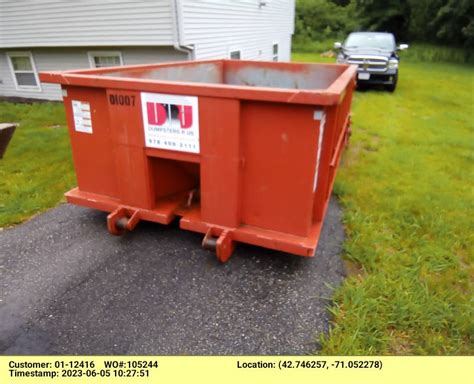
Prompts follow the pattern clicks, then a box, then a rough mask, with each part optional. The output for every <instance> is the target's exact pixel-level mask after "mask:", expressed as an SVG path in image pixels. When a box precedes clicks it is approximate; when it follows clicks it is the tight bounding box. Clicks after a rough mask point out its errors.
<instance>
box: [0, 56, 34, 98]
mask: <svg viewBox="0 0 474 384" xmlns="http://www.w3.org/2000/svg"><path fill="white" fill-rule="evenodd" d="M7 56H8V61H9V64H10V70H11V72H12V76H13V80H14V82H15V87H16V89H17V90H28V91H41V87H40V82H39V79H38V72H37V71H36V67H35V62H34V61H33V56H32V55H31V52H9V53H7Z"/></svg>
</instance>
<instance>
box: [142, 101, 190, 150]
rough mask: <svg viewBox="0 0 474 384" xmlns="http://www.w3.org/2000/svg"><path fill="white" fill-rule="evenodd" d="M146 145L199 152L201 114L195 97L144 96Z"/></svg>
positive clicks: (143, 111)
mask: <svg viewBox="0 0 474 384" xmlns="http://www.w3.org/2000/svg"><path fill="white" fill-rule="evenodd" d="M141 99H142V113H143V128H144V130H145V145H146V146H147V147H151V148H160V149H169V150H172V151H180V152H191V153H199V111H198V98H197V97H196V96H181V95H168V94H161V93H146V92H142V93H141Z"/></svg>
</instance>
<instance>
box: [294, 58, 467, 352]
mask: <svg viewBox="0 0 474 384" xmlns="http://www.w3.org/2000/svg"><path fill="white" fill-rule="evenodd" d="M293 60H295V61H321V60H320V58H319V56H317V55H314V54H313V55H312V54H294V55H293ZM473 88H474V68H473V67H468V66H463V65H456V64H441V63H433V64H429V63H428V64H423V63H412V62H404V61H402V63H401V69H400V78H399V85H398V89H397V90H396V92H395V93H394V94H391V93H388V92H384V91H377V90H370V91H364V92H357V93H356V95H355V98H354V100H353V108H352V110H353V134H352V137H351V141H350V145H349V148H348V151H347V152H346V154H345V156H344V160H343V165H342V166H341V168H340V170H339V174H338V177H337V181H336V184H335V193H336V194H337V195H338V196H339V198H340V200H341V202H342V204H343V206H344V208H345V214H344V223H345V226H346V233H347V240H346V242H345V254H344V258H345V259H346V260H347V261H348V269H349V271H351V276H350V278H349V279H348V280H346V282H345V283H344V284H343V286H342V287H341V288H339V289H338V290H337V292H336V295H335V302H334V304H333V306H332V308H331V312H332V314H333V328H332V330H331V332H330V335H329V337H323V353H327V354H472V353H474V323H473V321H474V316H473V315H474V311H473V308H474V307H473V301H472V297H473V291H472V282H473V277H474V268H473V256H474V255H473V229H474V228H473V221H472V217H473V213H474V212H473V181H474V180H473V155H474V135H473V133H474V130H473V128H474V126H473V125H474V115H473V111H474V100H473V95H474V89H473Z"/></svg>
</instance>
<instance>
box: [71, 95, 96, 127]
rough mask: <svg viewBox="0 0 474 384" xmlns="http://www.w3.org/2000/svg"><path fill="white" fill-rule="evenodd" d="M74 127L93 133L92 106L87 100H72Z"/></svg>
mask: <svg viewBox="0 0 474 384" xmlns="http://www.w3.org/2000/svg"><path fill="white" fill-rule="evenodd" d="M71 103H72V115H73V117H74V129H75V130H76V131H78V132H85V133H92V119H91V106H90V104H89V103H88V102H86V101H77V100H72V102H71Z"/></svg>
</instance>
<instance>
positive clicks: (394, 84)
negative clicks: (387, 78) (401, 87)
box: [387, 73, 398, 92]
mask: <svg viewBox="0 0 474 384" xmlns="http://www.w3.org/2000/svg"><path fill="white" fill-rule="evenodd" d="M397 82H398V73H396V74H395V76H393V80H392V84H389V85H387V91H389V92H395V89H396V88H397Z"/></svg>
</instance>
